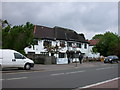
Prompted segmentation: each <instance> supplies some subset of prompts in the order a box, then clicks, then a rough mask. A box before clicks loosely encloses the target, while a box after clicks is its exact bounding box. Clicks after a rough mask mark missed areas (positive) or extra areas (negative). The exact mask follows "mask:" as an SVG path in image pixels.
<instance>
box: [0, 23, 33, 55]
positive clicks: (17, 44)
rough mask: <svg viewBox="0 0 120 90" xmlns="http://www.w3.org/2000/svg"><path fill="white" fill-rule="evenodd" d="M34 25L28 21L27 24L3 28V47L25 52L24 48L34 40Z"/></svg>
mask: <svg viewBox="0 0 120 90" xmlns="http://www.w3.org/2000/svg"><path fill="white" fill-rule="evenodd" d="M33 28H34V25H33V24H32V23H30V22H27V23H26V24H25V25H19V26H13V27H12V28H11V27H10V25H8V26H6V27H5V28H3V29H2V40H3V43H2V48H8V49H14V50H16V51H18V52H21V53H22V54H24V48H25V47H27V46H29V45H31V44H32V42H33V30H34V29H33Z"/></svg>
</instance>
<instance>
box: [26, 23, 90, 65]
mask: <svg viewBox="0 0 120 90" xmlns="http://www.w3.org/2000/svg"><path fill="white" fill-rule="evenodd" d="M34 38H35V44H34V45H31V46H29V47H26V48H25V49H24V50H25V53H26V54H29V53H34V54H44V55H47V56H55V57H56V58H57V64H60V63H61V64H62V63H63V62H64V64H65V63H66V64H67V63H68V58H73V61H74V60H78V59H75V58H74V53H77V54H76V56H78V54H79V53H83V54H84V55H85V56H89V54H91V52H90V49H91V48H90V47H89V42H88V41H87V40H85V37H84V35H83V34H77V33H76V32H75V31H73V30H70V29H65V28H61V27H54V28H49V27H45V26H38V25H35V27H34Z"/></svg>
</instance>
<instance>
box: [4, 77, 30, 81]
mask: <svg viewBox="0 0 120 90" xmlns="http://www.w3.org/2000/svg"><path fill="white" fill-rule="evenodd" d="M26 78H28V77H19V78H9V79H4V80H18V79H26Z"/></svg>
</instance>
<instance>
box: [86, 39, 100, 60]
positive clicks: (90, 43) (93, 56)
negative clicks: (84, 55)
mask: <svg viewBox="0 0 120 90" xmlns="http://www.w3.org/2000/svg"><path fill="white" fill-rule="evenodd" d="M99 41H100V40H99V39H93V40H88V42H89V55H88V57H92V58H98V57H100V53H93V52H92V48H93V47H94V46H95V45H96V44H97V43H98V42H99Z"/></svg>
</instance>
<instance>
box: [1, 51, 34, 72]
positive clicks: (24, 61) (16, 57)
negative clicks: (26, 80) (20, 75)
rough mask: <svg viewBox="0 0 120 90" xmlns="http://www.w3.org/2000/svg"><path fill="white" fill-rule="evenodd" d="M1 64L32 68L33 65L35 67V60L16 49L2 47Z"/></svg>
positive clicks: (6, 66)
mask: <svg viewBox="0 0 120 90" xmlns="http://www.w3.org/2000/svg"><path fill="white" fill-rule="evenodd" d="M0 66H1V67H2V68H8V67H10V68H12V67H15V68H23V69H26V70H30V69H31V67H34V62H33V61H32V60H30V59H29V58H27V57H25V56H23V55H22V54H20V53H19V52H17V51H15V50H10V49H0Z"/></svg>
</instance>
